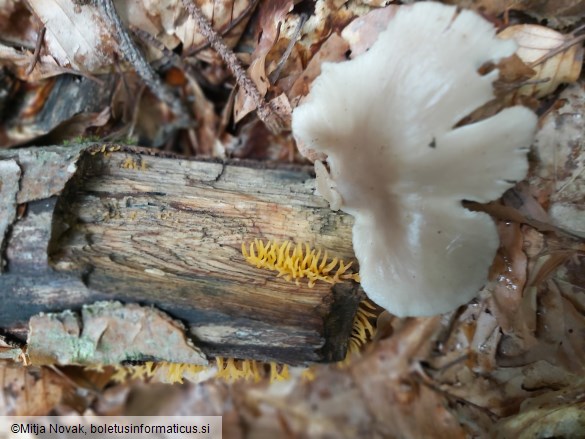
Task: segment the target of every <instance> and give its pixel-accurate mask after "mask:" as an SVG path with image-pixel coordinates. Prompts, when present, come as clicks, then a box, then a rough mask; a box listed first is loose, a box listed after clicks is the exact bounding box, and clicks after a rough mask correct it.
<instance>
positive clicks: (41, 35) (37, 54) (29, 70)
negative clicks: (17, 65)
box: [24, 26, 47, 75]
mask: <svg viewBox="0 0 585 439" xmlns="http://www.w3.org/2000/svg"><path fill="white" fill-rule="evenodd" d="M45 32H47V28H46V27H45V26H43V28H42V29H41V31H40V32H39V35H38V36H37V44H36V46H35V51H34V53H33V59H32V61H31V62H30V65H29V66H28V68H27V69H26V72H24V74H25V75H30V74H31V73H32V71H33V70H34V69H35V66H36V65H37V62H38V61H39V58H40V57H41V47H42V46H43V40H44V39H45Z"/></svg>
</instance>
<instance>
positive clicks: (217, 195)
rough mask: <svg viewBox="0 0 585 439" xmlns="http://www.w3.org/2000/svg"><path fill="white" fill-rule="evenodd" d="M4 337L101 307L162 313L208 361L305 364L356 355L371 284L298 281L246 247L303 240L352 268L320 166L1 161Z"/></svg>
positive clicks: (73, 157) (70, 158)
mask: <svg viewBox="0 0 585 439" xmlns="http://www.w3.org/2000/svg"><path fill="white" fill-rule="evenodd" d="M0 179H1V182H2V185H1V187H0V202H1V203H2V207H1V211H0V240H2V241H1V244H2V259H3V261H2V267H3V268H2V273H1V274H0V292H1V295H2V297H1V299H0V300H1V301H2V306H1V308H0V328H3V330H4V332H5V333H8V334H10V335H11V336H13V337H16V338H19V339H20V340H24V339H25V338H26V334H27V330H28V326H27V325H28V321H29V318H30V317H31V316H33V315H35V314H38V313H40V312H60V311H63V310H65V309H73V310H78V309H79V308H80V307H81V306H82V305H83V304H88V303H92V302H95V301H98V300H120V301H122V302H124V303H129V302H135V303H139V304H141V305H154V306H156V307H157V308H158V309H160V310H162V311H164V312H166V313H168V314H169V315H170V316H171V317H172V318H175V319H178V320H180V321H182V322H183V323H184V324H185V326H186V327H187V328H188V329H189V335H190V336H191V338H192V339H193V341H194V343H195V344H196V345H197V346H198V347H200V348H201V349H202V350H203V351H204V352H205V353H206V354H207V355H210V356H217V355H221V356H226V357H235V358H253V359H261V360H270V361H278V362H284V363H288V364H299V363H307V362H315V361H337V360H340V359H342V358H343V357H344V355H345V349H346V344H347V339H348V336H349V333H350V331H351V322H352V319H353V316H354V314H355V311H356V308H357V304H358V302H359V292H358V286H357V285H356V284H355V283H353V282H344V283H340V284H336V285H334V286H332V285H330V284H327V283H324V282H318V283H317V284H316V285H315V286H314V287H313V288H309V287H308V286H307V282H306V280H304V279H303V280H301V281H300V284H299V285H296V284H295V283H294V282H289V281H286V280H284V279H282V278H277V277H276V276H275V273H273V272H271V271H268V270H262V269H258V268H256V267H253V266H250V265H249V264H248V263H247V262H246V261H245V260H244V258H243V257H242V255H241V250H240V248H241V244H242V242H250V241H251V240H253V239H254V238H260V239H264V240H267V239H277V240H280V241H282V240H285V239H290V240H292V241H294V242H308V243H309V244H310V245H312V246H315V247H320V248H323V249H327V250H328V252H329V253H330V254H331V255H334V256H338V257H341V258H343V259H344V260H345V261H349V260H352V259H353V252H352V248H351V226H352V220H351V217H349V216H347V215H345V214H343V213H339V212H332V211H331V210H330V209H329V208H328V205H327V203H326V202H325V201H324V200H322V199H321V198H320V197H318V196H316V195H314V194H313V192H314V179H313V178H312V176H311V174H310V171H309V170H308V169H307V168H301V167H282V168H272V169H271V168H267V167H262V165H261V164H259V163H257V162H252V163H242V162H233V163H232V162H230V163H218V162H213V161H193V160H186V159H181V158H172V157H163V156H160V155H155V154H154V153H149V152H148V150H145V149H141V148H136V147H128V146H120V145H101V144H100V145H92V146H74V147H44V148H30V149H20V150H7V151H1V152H0Z"/></svg>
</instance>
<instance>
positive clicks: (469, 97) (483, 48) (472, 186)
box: [292, 2, 537, 316]
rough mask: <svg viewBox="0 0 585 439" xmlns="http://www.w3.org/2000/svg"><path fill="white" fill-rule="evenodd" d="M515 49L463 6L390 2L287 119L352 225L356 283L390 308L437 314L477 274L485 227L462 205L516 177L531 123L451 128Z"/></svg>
mask: <svg viewBox="0 0 585 439" xmlns="http://www.w3.org/2000/svg"><path fill="white" fill-rule="evenodd" d="M514 50H515V45H514V43H513V42H511V41H501V40H498V39H496V38H495V30H494V28H493V26H492V25H491V24H490V23H488V22H487V21H485V20H484V19H483V18H481V17H480V16H478V15H477V14H475V13H473V12H471V11H465V10H464V11H457V9H456V8H455V7H452V6H446V5H443V4H440V3H433V2H422V3H416V4H414V5H412V6H405V7H401V8H399V11H398V12H397V14H396V15H395V17H394V18H393V19H392V20H391V21H390V23H389V25H388V28H387V29H386V30H384V31H383V32H381V33H380V35H379V37H378V39H377V40H376V42H375V43H374V44H373V45H372V47H371V48H370V50H369V51H368V52H366V53H364V54H361V55H359V56H358V57H356V58H355V59H353V60H351V61H346V62H342V63H338V64H325V65H323V67H322V73H321V75H320V76H319V77H318V78H317V79H316V80H315V81H314V82H313V85H312V88H311V91H310V93H309V95H308V96H307V98H306V100H305V102H304V103H303V104H302V105H300V106H299V107H298V108H296V109H295V111H294V112H293V120H292V128H293V133H294V135H295V137H296V138H297V140H299V141H302V142H304V143H305V145H306V146H307V147H308V148H311V149H312V150H314V151H316V152H317V153H323V154H325V155H326V156H327V163H328V165H329V169H330V175H329V176H327V175H326V170H324V169H325V167H323V166H320V167H319V175H320V177H319V178H320V179H325V180H327V181H321V182H320V186H321V187H327V188H328V191H335V192H337V194H335V195H334V196H333V195H331V194H329V196H328V199H335V200H337V202H336V204H338V205H339V207H340V208H341V210H343V211H345V212H347V213H349V214H351V215H353V216H354V217H355V224H354V228H353V246H354V251H355V254H356V257H357V259H358V261H359V264H360V277H361V279H362V282H361V283H362V287H363V289H364V291H365V292H366V293H367V295H368V296H369V297H370V298H371V299H372V300H373V301H374V302H376V303H377V304H379V305H380V306H382V307H384V308H385V309H387V310H388V311H389V312H391V313H393V314H396V315H399V316H408V315H433V314H439V313H443V312H446V311H450V310H452V309H454V308H455V307H457V306H459V305H461V304H463V303H465V302H468V301H469V300H470V299H471V298H473V297H474V296H475V295H477V293H478V291H479V290H480V288H481V287H482V286H483V285H484V284H485V282H486V280H487V275H488V270H489V266H490V264H491V263H492V261H493V258H494V256H495V253H496V250H497V248H498V245H499V241H498V234H497V230H496V226H495V224H494V222H493V220H492V219H491V218H490V217H489V216H488V215H487V214H484V213H479V212H471V211H469V210H467V209H465V208H464V207H463V206H462V204H461V201H462V200H470V201H477V202H487V201H490V200H493V199H496V198H499V197H500V196H501V195H502V193H503V192H504V191H505V190H507V189H508V188H510V187H512V186H513V185H514V184H515V182H516V181H519V180H522V179H523V178H524V176H525V174H526V172H527V169H528V164H527V160H526V153H527V151H528V148H529V146H530V143H531V141H532V138H533V136H534V132H535V129H536V122H537V118H536V116H535V115H534V113H532V112H531V111H530V110H528V109H527V108H524V107H512V108H507V109H505V110H503V111H501V112H500V113H498V114H496V115H494V116H492V117H489V118H487V119H484V120H481V121H479V122H475V123H472V124H469V125H464V126H457V124H458V122H460V121H461V120H462V119H463V118H464V117H466V116H468V115H469V114H470V113H471V112H473V111H474V110H476V109H477V108H479V107H480V106H482V105H484V104H485V103H487V102H488V101H490V100H491V99H493V97H494V95H493V81H494V80H495V79H496V78H497V76H498V72H497V70H493V71H491V72H490V73H488V74H485V75H481V74H480V73H478V69H479V68H480V67H481V66H483V65H484V64H486V63H487V62H493V63H497V62H498V60H499V59H501V58H503V57H506V56H509V55H511V54H512V53H513V52H514ZM324 174H325V175H324Z"/></svg>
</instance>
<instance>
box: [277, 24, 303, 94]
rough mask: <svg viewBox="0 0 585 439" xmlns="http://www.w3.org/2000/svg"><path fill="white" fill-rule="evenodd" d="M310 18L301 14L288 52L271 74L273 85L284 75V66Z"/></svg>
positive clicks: (287, 49)
mask: <svg viewBox="0 0 585 439" xmlns="http://www.w3.org/2000/svg"><path fill="white" fill-rule="evenodd" d="M308 18H309V17H308V16H307V14H301V16H300V17H299V22H298V23H297V26H296V28H295V30H294V32H293V35H292V37H291V39H290V41H289V43H288V46H287V48H286V50H285V51H284V53H283V54H282V56H281V57H280V59H279V60H278V64H277V65H276V68H275V69H274V71H273V72H272V73H271V74H270V77H269V80H270V83H271V84H274V83H275V82H276V80H277V79H278V77H279V76H280V74H281V73H282V69H283V68H284V65H285V64H286V61H287V60H288V58H289V56H290V54H291V53H292V50H293V48H294V47H295V44H296V42H297V40H298V39H299V36H300V35H301V30H302V29H303V26H304V25H305V22H306V21H307V19H308Z"/></svg>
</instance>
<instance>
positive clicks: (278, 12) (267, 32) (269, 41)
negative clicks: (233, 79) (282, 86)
mask: <svg viewBox="0 0 585 439" xmlns="http://www.w3.org/2000/svg"><path fill="white" fill-rule="evenodd" d="M292 7H293V1H292V0H279V1H270V2H263V3H262V4H261V6H260V8H259V9H258V21H257V23H256V32H255V33H257V34H258V35H259V40H258V44H257V45H256V47H255V48H254V52H253V53H252V55H251V60H252V61H251V63H250V66H249V67H248V70H247V72H248V75H249V76H250V78H251V79H252V81H253V82H254V84H255V85H256V87H257V88H258V91H259V92H260V95H261V96H265V95H266V92H267V91H268V88H269V86H270V83H269V81H268V73H267V72H266V68H265V62H266V56H267V55H268V53H269V52H270V49H272V47H273V46H274V45H275V44H276V42H277V38H278V36H279V34H280V32H279V30H280V27H281V26H282V25H283V23H284V21H285V16H286V14H287V13H288V12H290V11H291V10H292ZM255 109H256V105H255V104H254V102H253V99H252V98H250V97H249V96H248V95H247V94H246V92H245V91H244V90H238V94H237V95H236V100H235V103H234V120H235V122H236V123H237V122H239V121H240V120H242V119H243V118H244V117H245V116H246V115H248V114H250V113H251V112H252V111H254V110H255Z"/></svg>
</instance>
